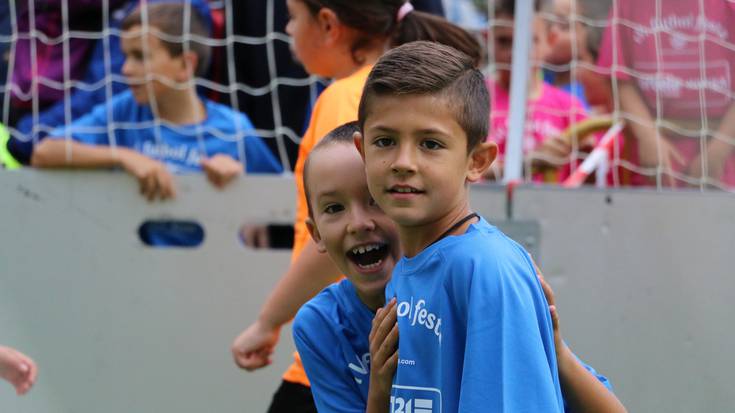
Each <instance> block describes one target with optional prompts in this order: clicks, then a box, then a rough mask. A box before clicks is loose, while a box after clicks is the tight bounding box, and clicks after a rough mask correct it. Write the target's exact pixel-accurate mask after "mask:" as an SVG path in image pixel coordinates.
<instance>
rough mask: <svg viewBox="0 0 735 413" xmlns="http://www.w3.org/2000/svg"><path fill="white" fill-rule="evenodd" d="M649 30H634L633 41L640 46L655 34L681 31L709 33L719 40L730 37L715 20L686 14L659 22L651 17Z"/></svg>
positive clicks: (674, 15) (720, 23)
mask: <svg viewBox="0 0 735 413" xmlns="http://www.w3.org/2000/svg"><path fill="white" fill-rule="evenodd" d="M648 25H649V27H650V30H641V29H638V28H636V29H635V34H634V35H633V41H635V42H636V43H638V44H642V43H643V42H644V41H645V40H646V38H647V37H649V36H653V34H654V33H655V32H668V33H672V32H682V31H685V30H687V31H693V32H695V33H709V34H711V35H714V36H716V37H718V38H720V39H721V40H727V39H728V38H729V37H730V32H729V31H728V30H727V28H726V27H725V26H724V25H723V24H722V22H718V21H716V20H710V19H708V18H707V17H706V16H700V15H694V14H688V15H686V16H679V15H676V14H672V15H668V16H666V17H662V18H661V19H660V20H659V19H656V17H655V16H654V17H651V20H650V21H649V23H648Z"/></svg>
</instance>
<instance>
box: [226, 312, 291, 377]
mask: <svg viewBox="0 0 735 413" xmlns="http://www.w3.org/2000/svg"><path fill="white" fill-rule="evenodd" d="M280 333H281V329H280V328H269V327H268V326H266V325H265V324H264V323H262V322H261V321H256V322H254V323H253V324H251V325H250V327H248V328H247V329H245V331H243V332H242V333H240V335H239V336H237V338H236V339H235V341H234V342H233V343H232V357H233V358H234V359H235V364H237V365H238V366H239V367H240V368H242V369H245V370H247V371H254V370H257V369H259V368H263V367H265V366H268V365H269V364H271V363H272V362H273V360H272V359H271V355H272V354H273V349H274V348H275V347H276V344H278V337H279V335H280Z"/></svg>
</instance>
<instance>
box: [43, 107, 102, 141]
mask: <svg viewBox="0 0 735 413" xmlns="http://www.w3.org/2000/svg"><path fill="white" fill-rule="evenodd" d="M108 107H109V106H108V105H107V104H105V103H102V104H99V105H97V106H95V107H94V108H93V109H92V111H91V112H90V113H88V114H86V115H84V116H82V117H81V118H79V119H77V120H76V121H74V122H72V123H71V124H70V125H66V126H61V127H58V128H56V129H54V130H52V131H51V133H50V134H49V137H51V138H54V139H63V138H67V137H70V138H71V139H73V140H75V141H77V142H81V143H85V144H88V145H109V144H110V139H109V134H108V132H109V131H108V128H107V111H108Z"/></svg>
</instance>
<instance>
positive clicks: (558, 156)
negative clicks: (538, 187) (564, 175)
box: [528, 136, 572, 169]
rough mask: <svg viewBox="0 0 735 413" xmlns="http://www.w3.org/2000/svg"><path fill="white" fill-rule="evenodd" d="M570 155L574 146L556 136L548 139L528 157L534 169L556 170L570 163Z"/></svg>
mask: <svg viewBox="0 0 735 413" xmlns="http://www.w3.org/2000/svg"><path fill="white" fill-rule="evenodd" d="M570 153H572V146H571V145H570V144H569V143H568V142H567V141H566V139H564V138H562V137H560V136H554V137H551V138H549V139H546V140H545V141H544V142H543V143H542V144H541V145H540V146H539V147H538V148H536V149H535V150H534V151H532V152H531V153H530V154H529V155H528V157H529V159H530V160H531V166H532V167H533V168H539V169H556V168H558V167H560V166H562V165H564V164H566V163H567V162H569V154H570Z"/></svg>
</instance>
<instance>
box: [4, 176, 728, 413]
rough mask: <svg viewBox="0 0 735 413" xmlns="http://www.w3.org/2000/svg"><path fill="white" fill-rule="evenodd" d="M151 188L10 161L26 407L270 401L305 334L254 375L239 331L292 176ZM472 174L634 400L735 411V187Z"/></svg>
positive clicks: (9, 236)
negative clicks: (184, 224) (238, 358)
mask: <svg viewBox="0 0 735 413" xmlns="http://www.w3.org/2000/svg"><path fill="white" fill-rule="evenodd" d="M176 182H177V189H178V192H179V193H178V197H177V200H176V201H174V202H165V203H153V204H151V203H147V202H145V201H143V200H142V198H141V197H140V196H139V195H138V194H137V185H136V183H135V182H134V181H133V180H132V179H131V178H129V177H127V176H125V175H122V174H116V173H104V172H96V173H79V172H52V173H49V172H38V171H29V170H24V171H20V172H12V173H11V172H7V173H1V174H0V194H2V195H0V211H2V213H3V218H2V219H1V220H0V343H1V344H4V345H12V346H14V347H17V348H19V349H21V350H22V351H24V352H27V353H28V354H30V355H31V356H32V357H34V358H35V360H36V361H37V362H38V363H39V365H40V376H39V381H38V383H37V385H36V386H35V387H34V389H33V390H32V391H31V392H30V393H29V394H28V395H27V396H25V397H22V398H20V397H16V396H14V394H13V393H12V391H11V389H10V387H9V386H7V385H3V383H0V411H2V412H12V413H42V412H43V413H56V412H59V413H72V412H74V413H94V412H101V411H104V412H113V413H114V412H174V411H175V412H201V411H213V412H264V411H265V409H266V407H267V405H268V403H269V401H270V397H271V395H272V393H273V391H274V390H275V389H276V387H277V385H278V382H279V379H280V374H281V373H282V372H283V371H284V369H285V367H286V366H287V365H288V364H289V363H290V361H291V355H290V354H291V351H292V350H293V344H292V342H291V338H290V330H289V329H288V328H285V329H284V331H283V332H282V334H281V343H280V345H279V347H278V350H277V353H276V355H275V363H274V365H272V366H270V367H268V368H266V369H264V370H262V371H259V372H256V373H244V372H241V371H239V370H238V369H237V368H236V367H235V366H234V364H233V362H232V360H231V356H230V352H229V345H230V343H231V341H232V339H233V338H234V337H235V335H236V334H237V333H239V331H240V330H241V329H243V328H244V327H246V326H247V325H248V324H249V323H250V322H251V321H253V319H254V318H255V316H256V314H257V311H258V309H259V307H260V306H261V304H262V303H263V301H264V299H265V297H266V295H267V294H268V292H269V291H270V289H271V288H272V287H273V285H274V284H275V282H276V281H277V279H278V277H279V276H280V274H282V272H283V271H284V270H285V269H286V268H287V267H288V262H289V258H290V254H289V252H288V251H272V250H257V251H256V250H252V249H248V248H245V247H244V246H243V245H242V243H241V242H240V240H239V237H238V229H239V227H240V226H241V225H242V224H243V223H252V222H288V221H290V220H291V219H292V216H293V205H294V201H293V199H294V195H293V194H294V191H293V181H292V180H290V179H283V178H264V177H263V178H261V177H246V178H242V179H240V180H239V181H238V182H237V183H236V184H235V185H234V186H233V187H231V188H228V189H227V190H225V191H217V190H215V189H213V188H211V187H210V186H209V185H208V184H207V183H206V182H205V180H204V178H203V177H201V176H190V177H178V178H177V181H176ZM512 201H513V202H512V203H510V202H508V198H507V195H506V191H505V189H504V188H502V187H485V186H478V187H475V188H473V193H472V203H473V206H474V207H475V208H476V209H477V210H478V212H480V213H482V214H483V215H484V216H486V217H487V218H488V219H489V220H490V221H492V222H494V223H496V224H498V225H499V226H500V227H501V228H503V229H504V230H505V231H506V232H508V233H509V235H511V236H512V237H514V238H515V239H517V240H518V241H520V242H521V243H523V244H524V245H526V246H527V248H529V250H531V251H532V252H533V253H534V255H535V257H536V258H537V260H538V261H539V262H540V264H541V266H542V269H543V270H544V272H545V275H546V277H547V278H548V279H549V281H550V283H551V284H552V286H553V287H554V288H555V291H556V294H557V297H558V306H559V311H560V315H561V323H562V324H561V325H562V332H563V334H564V337H565V339H566V340H567V342H568V343H569V344H570V346H571V347H572V349H573V350H574V351H575V352H576V353H577V354H578V355H579V356H580V357H581V358H582V359H583V360H584V361H586V362H588V363H589V364H591V365H592V366H594V367H595V368H597V369H598V370H599V371H600V372H601V373H603V374H605V375H607V376H608V377H609V378H610V379H611V381H612V382H613V385H614V386H615V390H616V393H617V394H618V395H619V397H620V398H621V399H622V400H623V401H624V402H625V404H626V406H627V407H628V408H629V410H630V411H631V412H699V411H708V412H709V411H712V412H727V411H733V406H735V394H733V393H732V392H731V391H729V390H730V389H731V388H732V387H733V379H732V378H731V376H732V374H731V372H732V371H734V370H735V358H734V357H733V356H732V354H731V351H732V349H733V348H735V333H733V332H732V330H731V329H729V328H728V326H729V322H730V319H731V318H733V317H732V316H733V315H735V311H733V308H735V307H733V305H732V304H731V302H730V301H731V297H733V291H735V288H733V287H735V285H734V284H735V281H733V277H731V276H730V273H731V271H730V270H729V268H730V265H729V264H730V262H729V260H728V258H730V257H731V256H732V253H730V249H731V248H732V246H733V245H735V231H733V230H734V229H735V225H733V223H734V219H733V217H732V216H733V213H732V211H734V210H735V198H734V197H732V196H728V195H718V194H711V193H710V194H701V193H689V192H685V193H651V192H637V191H608V192H599V191H593V190H589V191H587V190H581V191H564V190H557V189H547V188H535V187H520V188H516V189H515V191H514V193H513V197H512ZM159 218H174V219H185V220H193V221H197V222H199V223H200V224H201V226H202V227H203V228H204V230H205V238H204V242H203V244H202V245H201V246H200V247H198V248H194V249H191V250H182V249H153V248H150V247H147V246H144V245H143V243H142V242H141V241H140V240H139V238H138V236H137V234H136V231H137V228H138V226H139V225H140V224H141V223H142V222H144V221H145V220H147V219H159Z"/></svg>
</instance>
